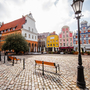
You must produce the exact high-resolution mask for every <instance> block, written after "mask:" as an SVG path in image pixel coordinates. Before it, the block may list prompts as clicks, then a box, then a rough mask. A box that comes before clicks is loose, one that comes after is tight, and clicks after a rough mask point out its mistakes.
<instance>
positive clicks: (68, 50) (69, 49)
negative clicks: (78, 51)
mask: <svg viewBox="0 0 90 90" xmlns="http://www.w3.org/2000/svg"><path fill="white" fill-rule="evenodd" d="M73 49H74V47H59V50H60V51H61V52H71V51H73Z"/></svg>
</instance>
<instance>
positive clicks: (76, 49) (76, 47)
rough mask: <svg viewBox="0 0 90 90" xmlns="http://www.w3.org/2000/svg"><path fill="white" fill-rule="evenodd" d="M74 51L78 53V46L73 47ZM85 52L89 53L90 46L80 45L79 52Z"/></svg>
mask: <svg viewBox="0 0 90 90" xmlns="http://www.w3.org/2000/svg"><path fill="white" fill-rule="evenodd" d="M74 51H78V45H74ZM85 51H87V52H90V45H88V44H84V45H82V44H81V52H85Z"/></svg>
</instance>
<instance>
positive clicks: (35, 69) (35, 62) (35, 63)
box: [35, 62, 37, 73]
mask: <svg viewBox="0 0 90 90" xmlns="http://www.w3.org/2000/svg"><path fill="white" fill-rule="evenodd" d="M36 65H37V64H36V62H35V73H36Z"/></svg>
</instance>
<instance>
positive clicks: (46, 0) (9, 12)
mask: <svg viewBox="0 0 90 90" xmlns="http://www.w3.org/2000/svg"><path fill="white" fill-rule="evenodd" d="M71 1H72V0H1V1H0V21H4V22H5V23H7V22H10V21H13V20H16V19H18V18H21V17H22V15H26V14H29V13H30V12H31V13H32V15H33V17H34V19H35V21H36V28H37V30H38V32H39V33H40V32H53V31H56V33H60V31H61V28H62V27H63V26H64V25H68V26H69V27H70V30H74V29H76V28H77V27H76V19H73V18H74V11H73V9H72V7H71ZM84 13H85V17H87V18H88V17H89V15H90V12H88V11H86V12H84ZM73 27H74V28H73Z"/></svg>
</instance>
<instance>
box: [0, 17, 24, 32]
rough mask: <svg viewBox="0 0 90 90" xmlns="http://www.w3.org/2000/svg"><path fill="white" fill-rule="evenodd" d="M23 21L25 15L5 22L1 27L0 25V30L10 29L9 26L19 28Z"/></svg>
mask: <svg viewBox="0 0 90 90" xmlns="http://www.w3.org/2000/svg"><path fill="white" fill-rule="evenodd" d="M24 23H25V17H22V18H20V19H17V20H15V21H12V22H10V23H7V24H3V25H2V26H1V27H0V31H2V30H6V29H10V28H15V27H16V28H15V30H19V29H21V28H22V25H23V24H24Z"/></svg>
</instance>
